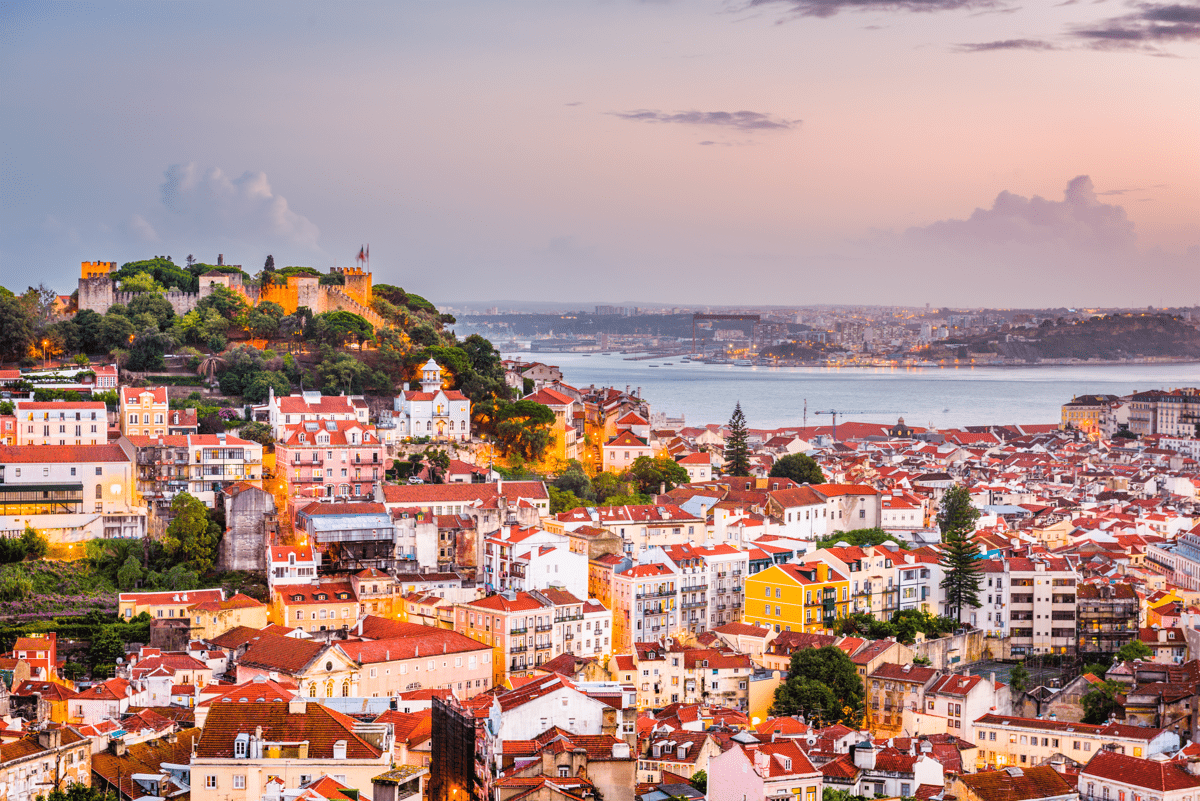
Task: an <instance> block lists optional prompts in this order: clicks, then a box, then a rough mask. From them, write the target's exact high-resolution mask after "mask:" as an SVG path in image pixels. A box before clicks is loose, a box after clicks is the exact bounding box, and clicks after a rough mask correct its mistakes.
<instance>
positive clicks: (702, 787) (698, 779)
mask: <svg viewBox="0 0 1200 801" xmlns="http://www.w3.org/2000/svg"><path fill="white" fill-rule="evenodd" d="M688 784H690V785H692V787H694V788H695V789H696V792H698V793H700V794H702V795H703V794H706V793H707V792H708V772H707V771H703V770H698V771H696V772H695V773H693V774H692V778H690V779H688Z"/></svg>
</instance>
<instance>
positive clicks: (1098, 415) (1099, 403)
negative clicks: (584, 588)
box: [1059, 395, 1116, 434]
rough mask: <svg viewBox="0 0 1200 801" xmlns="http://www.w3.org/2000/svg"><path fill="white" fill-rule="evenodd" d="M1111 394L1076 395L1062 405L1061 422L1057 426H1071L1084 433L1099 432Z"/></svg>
mask: <svg viewBox="0 0 1200 801" xmlns="http://www.w3.org/2000/svg"><path fill="white" fill-rule="evenodd" d="M1115 400H1116V397H1115V396H1113V395H1078V396H1076V397H1075V398H1072V399H1071V402H1070V403H1064V404H1063V406H1062V422H1061V423H1060V424H1059V428H1062V429H1064V430H1065V429H1068V428H1073V429H1075V430H1077V431H1082V432H1083V433H1085V434H1099V433H1100V422H1101V420H1102V419H1103V418H1104V413H1105V412H1106V411H1107V410H1108V406H1109V404H1110V403H1111V402H1113V401H1115Z"/></svg>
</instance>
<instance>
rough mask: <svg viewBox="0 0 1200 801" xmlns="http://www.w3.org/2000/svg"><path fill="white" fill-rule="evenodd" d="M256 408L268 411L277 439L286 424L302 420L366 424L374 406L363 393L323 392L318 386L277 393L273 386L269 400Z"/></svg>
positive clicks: (290, 424) (272, 430) (265, 412)
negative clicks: (340, 393)
mask: <svg viewBox="0 0 1200 801" xmlns="http://www.w3.org/2000/svg"><path fill="white" fill-rule="evenodd" d="M254 412H255V414H265V415H266V418H267V423H268V424H269V425H270V426H271V433H272V434H273V435H274V437H275V439H279V438H280V437H281V436H282V435H283V431H284V429H285V428H287V427H288V426H294V425H297V424H299V423H324V422H328V421H331V420H332V421H334V422H347V421H357V422H358V424H359V425H361V426H366V425H367V423H368V421H369V417H368V415H369V412H370V409H369V407H368V406H367V402H366V400H365V399H364V398H363V397H362V396H360V395H355V396H350V397H347V396H345V395H322V394H321V393H320V392H318V391H316V390H309V391H307V392H300V393H297V394H294V395H286V396H276V395H275V390H274V388H272V389H270V390H268V392H267V402H266V403H265V404H264V405H262V406H255V407H254ZM255 419H261V418H259V417H256V418H255Z"/></svg>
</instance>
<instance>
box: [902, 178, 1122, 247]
mask: <svg viewBox="0 0 1200 801" xmlns="http://www.w3.org/2000/svg"><path fill="white" fill-rule="evenodd" d="M905 236H906V238H908V239H909V240H910V241H911V242H912V243H914V244H918V245H950V246H955V247H972V248H986V249H996V248H1005V249H1007V248H1013V247H1016V248H1024V247H1036V248H1039V249H1041V248H1045V247H1047V246H1049V247H1051V248H1054V249H1061V250H1070V251H1100V252H1105V253H1108V254H1112V253H1113V252H1114V251H1117V252H1129V251H1133V250H1134V249H1136V247H1137V234H1136V232H1135V231H1134V228H1133V222H1132V221H1131V220H1130V219H1129V216H1128V215H1127V214H1126V213H1125V209H1124V208H1123V207H1121V206H1117V205H1111V204H1107V203H1102V202H1100V200H1099V198H1098V197H1097V195H1096V189H1095V187H1094V186H1093V185H1092V179H1091V178H1089V177H1088V176H1086V175H1080V176H1078V177H1076V178H1074V179H1072V180H1071V181H1070V183H1068V184H1067V188H1066V191H1065V192H1063V199H1062V200H1061V201H1055V200H1046V199H1045V198H1043V197H1040V196H1038V195H1034V196H1033V197H1031V198H1026V197H1022V196H1020V195H1014V194H1013V193H1011V192H1008V191H1004V192H1001V193H1000V194H999V195H997V196H996V200H995V201H994V202H993V203H992V207H991V208H990V209H975V211H974V213H972V214H971V216H970V217H968V218H967V219H965V220H941V221H939V222H935V223H932V224H931V225H927V226H924V227H920V228H910V229H909V230H908V231H907V232H906V233H905Z"/></svg>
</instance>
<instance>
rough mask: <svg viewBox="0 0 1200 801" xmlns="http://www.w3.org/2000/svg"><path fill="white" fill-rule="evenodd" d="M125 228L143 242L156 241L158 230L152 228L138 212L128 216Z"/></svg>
mask: <svg viewBox="0 0 1200 801" xmlns="http://www.w3.org/2000/svg"><path fill="white" fill-rule="evenodd" d="M125 228H126V229H127V230H128V231H129V233H130V234H132V235H133V236H134V237H135V238H137V239H140V240H141V241H143V242H157V241H159V240H158V232H157V231H155V230H154V226H153V225H151V224H150V223H149V221H147V220H146V218H145V217H143V216H142V215H140V214H134V215H132V216H130V218H129V221H128V222H127V223H126V224H125Z"/></svg>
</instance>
